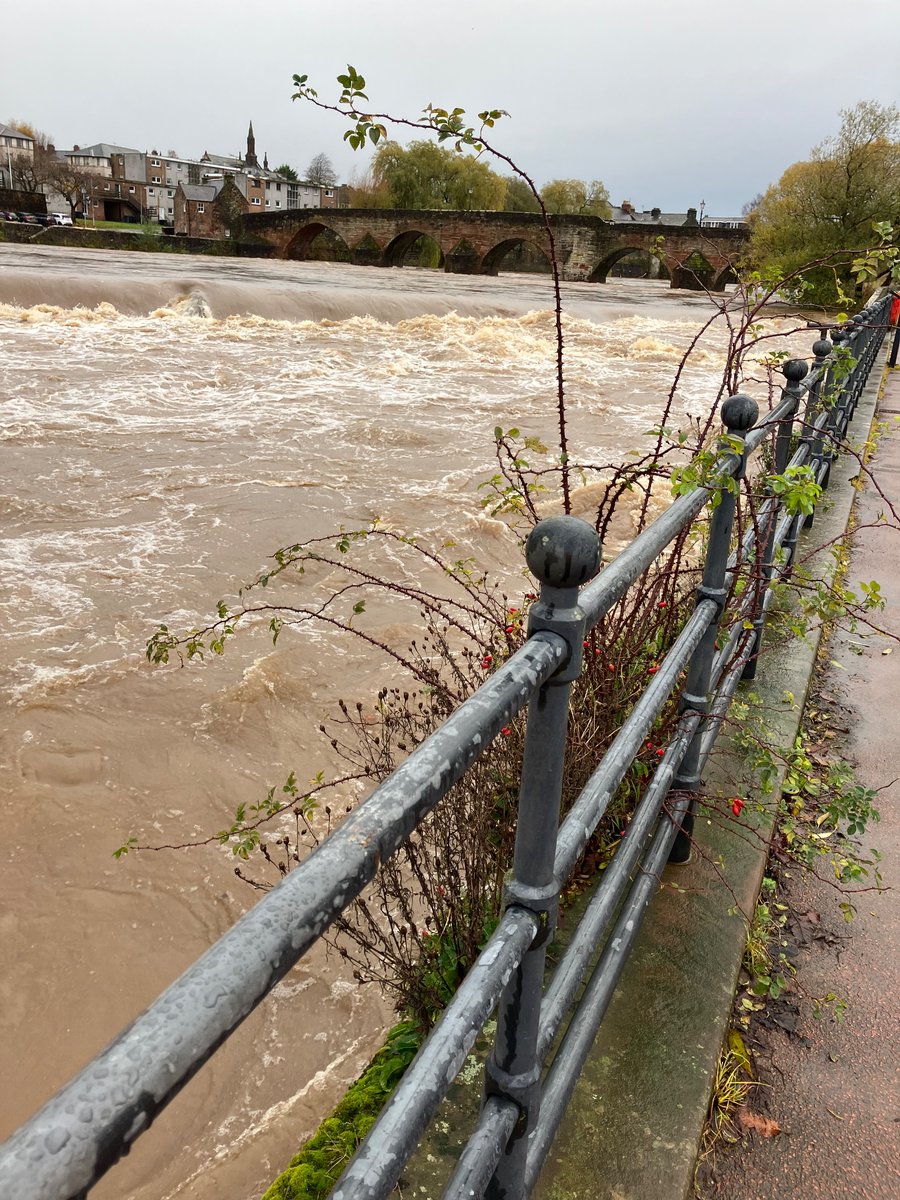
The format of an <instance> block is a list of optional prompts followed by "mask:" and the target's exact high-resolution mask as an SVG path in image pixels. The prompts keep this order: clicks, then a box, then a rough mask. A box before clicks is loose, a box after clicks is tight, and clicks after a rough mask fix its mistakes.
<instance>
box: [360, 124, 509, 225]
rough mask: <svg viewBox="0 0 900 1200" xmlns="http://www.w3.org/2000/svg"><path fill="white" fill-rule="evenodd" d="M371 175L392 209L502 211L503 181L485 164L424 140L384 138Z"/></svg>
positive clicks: (504, 189)
mask: <svg viewBox="0 0 900 1200" xmlns="http://www.w3.org/2000/svg"><path fill="white" fill-rule="evenodd" d="M372 175H373V179H374V182H375V186H376V189H377V190H379V191H383V193H384V194H385V195H386V196H387V197H388V202H389V204H390V206H391V207H392V208H450V209H458V210H461V211H464V212H470V211H475V210H478V211H491V210H497V209H502V208H503V206H504V200H505V197H506V186H507V185H506V180H505V179H503V178H502V176H500V175H498V174H497V172H496V171H492V170H491V168H490V167H489V166H488V165H487V163H485V162H482V161H481V160H479V159H477V158H472V157H469V156H466V155H461V154H456V153H454V152H453V151H452V150H448V149H446V148H445V147H443V146H436V145H435V144H434V143H433V142H428V141H414V142H410V144H409V145H408V146H401V145H400V143H399V142H393V141H388V142H383V143H382V144H381V145H380V146H379V147H378V149H377V150H376V152H375V157H374V159H373V162H372Z"/></svg>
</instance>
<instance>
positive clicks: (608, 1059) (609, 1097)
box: [534, 352, 885, 1200]
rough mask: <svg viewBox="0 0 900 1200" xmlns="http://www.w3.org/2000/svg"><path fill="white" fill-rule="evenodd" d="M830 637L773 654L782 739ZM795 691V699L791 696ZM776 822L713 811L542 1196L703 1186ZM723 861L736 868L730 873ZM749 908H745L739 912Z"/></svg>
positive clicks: (629, 976) (646, 929) (827, 557)
mask: <svg viewBox="0 0 900 1200" xmlns="http://www.w3.org/2000/svg"><path fill="white" fill-rule="evenodd" d="M883 363H884V352H882V354H881V355H880V356H879V359H878V361H877V362H876V365H875V367H874V369H873V372H872V375H871V377H870V381H869V384H868V386H867V388H866V390H865V392H864V394H863V396H862V398H861V400H860V404H859V406H858V409H857V412H856V416H855V418H854V421H853V425H852V426H851V429H850V431H849V436H850V437H852V438H855V439H856V440H857V441H858V442H863V441H865V440H866V439H867V438H868V436H869V434H870V432H871V428H872V424H873V420H874V416H875V411H876V407H877V401H878V398H879V395H880V391H881V388H882V384H883V381H884V378H885V372H884V370H883ZM857 471H858V464H857V462H856V460H855V459H854V458H852V457H850V456H845V457H844V458H843V459H841V460H839V461H838V462H836V463H835V464H834V467H833V469H832V476H831V484H830V488H829V492H828V503H827V504H826V505H823V506H822V507H821V508H820V511H819V512H818V513H817V515H816V521H815V526H814V528H813V529H812V530H811V531H810V533H809V535H806V536H805V538H804V539H802V540H801V543H800V546H799V547H798V556H799V558H801V559H802V558H803V557H804V555H805V553H809V552H810V551H811V550H812V549H813V548H814V547H816V546H820V545H821V546H825V545H828V544H830V543H832V542H833V540H834V539H839V538H841V537H842V536H843V535H844V533H845V532H846V530H847V527H848V524H849V520H850V514H851V510H852V507H853V501H854V497H855V495H856V493H855V491H854V488H853V486H852V484H851V482H850V480H851V478H852V476H853V475H855V474H856V472H857ZM805 565H807V566H810V567H812V568H813V569H814V570H816V571H817V573H819V574H820V575H821V576H822V577H823V578H827V577H829V576H830V575H831V574H833V572H834V571H835V569H836V563H835V560H834V558H833V556H832V555H831V554H829V553H828V552H827V551H824V552H820V553H819V554H818V555H816V556H814V557H813V558H812V560H811V561H810V562H809V563H807V564H805ZM819 640H820V635H819V634H818V633H816V634H814V635H812V636H810V638H809V639H808V640H807V641H801V640H800V639H797V640H796V641H795V642H793V643H792V644H789V645H787V646H784V645H782V646H779V647H778V652H777V654H770V655H768V656H765V657H764V658H762V659H761V661H760V669H759V673H758V676H757V679H756V680H755V682H754V683H753V685H752V688H753V690H754V691H755V692H756V694H757V695H758V696H759V697H760V700H761V702H762V704H763V706H764V708H765V711H766V714H767V723H768V725H769V727H770V728H771V730H772V731H773V735H774V738H775V740H776V741H777V743H778V744H780V745H781V746H783V747H785V748H789V747H791V746H792V744H793V740H794V737H795V736H796V734H797V731H798V728H799V725H800V719H801V715H802V708H803V704H804V702H805V698H806V695H807V691H808V688H809V684H810V680H811V678H812V672H813V668H814V664H815V660H816V653H817V650H818V645H819ZM745 686H746V685H745ZM788 693H790V694H791V695H792V697H793V700H787V699H786V694H788ZM706 780H707V786H708V790H709V792H710V794H713V795H714V794H716V793H721V794H723V795H744V796H746V795H748V788H750V787H751V786H752V785H751V782H750V780H749V779H748V778H747V774H746V767H745V765H744V763H743V762H742V761H741V759H740V757H739V756H738V755H737V754H736V753H735V752H734V750H733V749H732V747H731V745H730V734H729V732H728V731H727V730H725V731H723V735H722V737H721V738H720V741H719V743H718V744H717V746H716V750H715V751H714V754H713V757H712V758H711V760H710V763H709V765H708V769H707V772H706ZM781 782H782V778H779V779H778V781H777V783H776V794H777V789H778V788H780V786H781ZM747 811H748V809H745V810H744V813H743V814H742V819H743V818H745V817H746V814H747ZM727 812H728V809H727V807H726V813H727ZM771 827H772V819H771V818H769V819H766V820H765V821H761V823H760V827H759V829H758V831H757V836H756V837H755V838H748V836H747V834H746V830H741V829H740V828H739V827H738V826H737V824H736V823H734V822H731V823H730V822H728V821H727V820H725V819H724V818H722V817H721V816H720V817H719V819H717V820H710V819H704V818H703V817H699V818H698V821H697V827H696V830H695V836H696V838H697V841H698V844H699V847H700V851H701V852H700V853H697V852H695V854H694V856H693V859H692V861H691V863H689V864H687V865H686V866H682V867H669V868H667V869H666V871H665V873H664V876H663V880H662V888H661V890H660V893H659V894H658V895H657V897H656V898H655V900H654V902H653V903H652V905H651V906H650V909H649V911H648V913H647V917H646V920H645V922H644V926H643V929H642V932H641V937H640V939H639V942H638V944H637V947H636V950H635V952H634V954H633V955H632V958H631V959H630V961H629V963H628V966H627V967H626V969H625V972H624V974H623V977H622V980H621V983H620V985H619V988H618V990H617V992H616V995H615V997H614V999H613V1001H612V1004H611V1005H610V1008H609V1011H608V1013H607V1015H606V1019H605V1021H604V1024H603V1026H602V1028H601V1031H600V1034H599V1036H598V1038H597V1041H596V1043H595V1045H594V1048H593V1050H592V1052H591V1055H590V1057H589V1059H588V1061H587V1063H586V1064H585V1069H584V1072H583V1074H582V1077H581V1079H580V1081H579V1083H578V1086H577V1088H576V1091H575V1093H574V1096H573V1098H572V1102H571V1104H570V1106H569V1109H568V1112H567V1113H566V1117H565V1119H564V1122H563V1125H562V1127H561V1129H560V1132H559V1135H558V1137H557V1139H556V1142H555V1144H554V1147H553V1150H552V1151H551V1154H550V1157H549V1159H548V1161H547V1164H546V1166H545V1169H544V1172H543V1174H542V1176H541V1178H540V1180H539V1182H538V1185H537V1187H536V1189H535V1192H534V1195H535V1197H537V1198H539V1200H683V1198H684V1197H687V1196H690V1195H691V1194H692V1189H693V1175H694V1164H695V1160H696V1155H697V1150H698V1145H699V1141H700V1136H701V1133H702V1130H703V1126H704V1123H705V1118H706V1112H707V1106H708V1103H709V1097H710V1094H711V1091H712V1084H713V1079H714V1075H715V1069H716V1064H717V1062H718V1058H719V1053H720V1050H721V1047H722V1043H723V1040H724V1037H725V1033H726V1030H727V1027H728V1022H729V1017H730V1012H731V1006H732V1001H733V998H734V993H735V989H736V986H737V977H738V972H739V969H740V964H741V958H742V956H743V951H744V944H745V940H746V922H745V919H744V917H743V915H741V914H742V913H752V912H753V909H754V907H755V904H756V899H757V897H758V895H759V890H760V886H761V882H762V877H763V873H764V870H765V865H766V858H767V844H768V839H769V836H770V834H771ZM718 863H721V864H724V880H723V877H722V874H723V872H722V871H721V869H720V867H719V866H717V865H716V864H718ZM735 905H737V906H738V907H739V910H740V911H739V912H738V913H735V914H734V915H729V910H730V909H733V908H734V907H735Z"/></svg>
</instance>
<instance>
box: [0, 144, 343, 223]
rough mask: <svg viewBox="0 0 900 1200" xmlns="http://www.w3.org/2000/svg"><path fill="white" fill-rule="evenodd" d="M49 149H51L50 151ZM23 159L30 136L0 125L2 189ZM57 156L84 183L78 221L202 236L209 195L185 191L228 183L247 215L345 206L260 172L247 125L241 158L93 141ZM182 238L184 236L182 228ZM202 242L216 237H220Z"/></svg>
mask: <svg viewBox="0 0 900 1200" xmlns="http://www.w3.org/2000/svg"><path fill="white" fill-rule="evenodd" d="M51 149H52V147H51ZM22 153H27V154H29V155H30V156H31V157H32V158H33V157H34V143H33V141H32V139H31V138H30V137H27V136H26V135H25V134H22V133H20V132H19V131H18V130H15V129H11V128H9V127H8V126H6V125H0V159H2V160H5V161H3V162H0V186H3V183H4V179H3V168H4V167H5V168H6V174H7V175H9V174H10V167H9V163H12V166H13V167H14V166H15V159H16V157H17V156H19V155H21V154H22ZM54 153H57V155H58V157H59V158H63V159H67V160H68V161H69V162H71V164H72V166H73V167H74V168H75V169H76V170H77V171H80V172H82V173H83V174H84V176H85V177H86V179H85V184H84V189H83V191H84V201H83V206H84V215H85V216H86V217H87V218H89V219H91V218H93V219H94V220H96V221H128V222H132V221H133V222H141V221H148V220H149V221H158V222H159V223H160V224H162V225H175V226H176V227H180V226H182V225H184V223H185V221H186V220H187V219H188V217H189V218H190V224H191V226H192V230H193V231H192V234H191V236H193V237H205V236H207V235H206V234H202V233H197V232H196V229H195V228H194V227H196V228H199V227H201V226H202V225H205V224H207V223H208V222H201V221H199V220H198V218H199V217H200V216H206V212H207V211H208V210H205V211H204V212H202V213H201V212H200V211H199V210H198V209H197V207H196V206H197V205H200V204H203V205H206V204H207V203H210V204H211V203H212V200H211V199H210V196H209V194H205V195H204V197H203V198H202V199H201V198H200V197H199V194H198V193H195V192H192V191H190V190H188V191H184V189H192V188H194V189H196V188H201V187H213V188H215V189H216V190H215V195H218V193H219V192H220V191H221V189H222V186H223V184H224V181H225V180H226V179H231V180H232V182H233V184H234V187H235V188H236V190H237V191H238V192H239V193H240V195H241V196H242V197H244V199H245V200H246V206H247V211H248V212H263V211H266V210H268V211H270V212H271V211H277V210H279V209H291V208H332V207H339V206H341V207H345V206H346V204H347V198H346V193H347V189H346V188H339V187H329V188H324V187H320V186H319V185H318V184H313V183H306V182H301V181H295V180H291V179H287V178H286V177H285V176H283V175H279V174H278V172H277V171H272V170H270V168H269V161H268V157H267V156H266V155H263V163H262V166H260V164H259V159H258V157H257V154H256V138H255V136H254V133H253V123H252V122H251V123H250V128H249V130H248V133H247V149H246V151H245V153H244V155H243V157H238V156H237V155H227V154H210V153H209V151H204V153H203V155H202V156H201V157H200V158H197V159H193V158H181V157H180V156H178V155H176V154H173V153H169V154H161V153H160V152H159V151H157V150H151V151H150V152H149V153H147V152H145V151H143V150H136V149H133V148H132V147H129V146H118V145H113V144H112V143H110V142H96V143H94V144H93V145H91V146H73V147H72V149H71V150H63V151H58V152H57V151H54ZM179 187H180V188H182V198H181V205H182V207H183V208H184V207H185V199H186V198H187V197H190V199H189V201H188V207H187V209H186V211H185V212H183V213H181V214H180V219H176V218H178V217H179V213H178V205H179V200H178V189H179ZM44 191H45V192H46V193H47V194H48V196H52V203H53V205H54V206H55V207H65V205H66V203H67V202H66V201H65V198H61V197H57V196H55V195H53V194H52V192H51V190H50V188H49V185H45V187H44ZM180 231H181V232H186V230H184V229H181V230H180ZM209 236H216V237H220V236H223V235H222V234H221V233H216V234H213V235H209Z"/></svg>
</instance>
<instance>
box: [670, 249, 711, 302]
mask: <svg viewBox="0 0 900 1200" xmlns="http://www.w3.org/2000/svg"><path fill="white" fill-rule="evenodd" d="M715 278H716V268H715V267H714V266H713V265H712V263H711V262H710V261H709V259H708V258H707V257H706V255H705V254H704V253H703V251H702V250H700V249H699V248H697V249H694V250H691V251H690V253H689V254H687V255H686V256H685V257H684V258H683V259H682V261H681V262H679V263H678V264H677V265H676V266H674V267H673V268H672V287H675V288H686V289H687V290H688V291H694V292H697V291H700V292H702V291H711V290H712V287H713V284H714V283H715Z"/></svg>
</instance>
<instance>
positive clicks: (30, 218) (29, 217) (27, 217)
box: [19, 213, 40, 225]
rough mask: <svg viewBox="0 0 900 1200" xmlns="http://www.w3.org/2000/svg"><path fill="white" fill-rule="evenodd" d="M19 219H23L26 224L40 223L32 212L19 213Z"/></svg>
mask: <svg viewBox="0 0 900 1200" xmlns="http://www.w3.org/2000/svg"><path fill="white" fill-rule="evenodd" d="M19 220H20V221H24V222H25V224H26V225H40V221H39V220H38V219H37V217H36V216H35V215H34V213H19Z"/></svg>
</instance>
